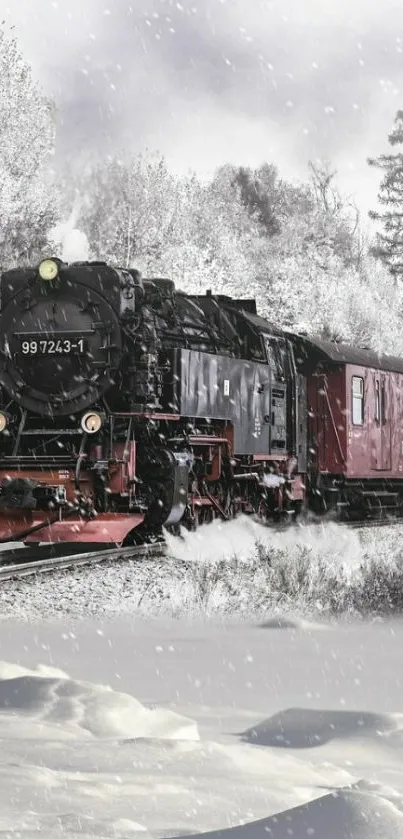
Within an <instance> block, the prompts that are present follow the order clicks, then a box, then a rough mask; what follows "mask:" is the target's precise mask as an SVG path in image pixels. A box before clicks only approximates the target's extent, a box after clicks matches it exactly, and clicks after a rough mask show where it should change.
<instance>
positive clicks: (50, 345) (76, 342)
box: [20, 338, 87, 356]
mask: <svg viewBox="0 0 403 839" xmlns="http://www.w3.org/2000/svg"><path fill="white" fill-rule="evenodd" d="M86 343H87V342H86V341H84V338H74V339H72V338H35V339H34V340H33V339H27V338H25V339H21V340H20V352H21V354H22V355H28V356H32V355H83V354H84V353H85V351H86Z"/></svg>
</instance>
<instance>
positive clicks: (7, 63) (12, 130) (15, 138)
mask: <svg viewBox="0 0 403 839" xmlns="http://www.w3.org/2000/svg"><path fill="white" fill-rule="evenodd" d="M54 136H55V119H54V108H53V105H52V103H51V102H50V101H49V100H48V99H47V98H46V97H45V96H44V94H43V93H42V91H41V89H40V87H39V86H38V84H37V83H36V82H35V80H34V78H33V76H32V72H31V69H30V67H29V65H28V64H27V63H26V62H25V60H24V59H23V57H22V55H21V53H20V51H19V49H18V46H17V42H16V41H15V39H14V38H13V37H11V36H10V35H8V34H7V33H6V31H5V30H4V28H3V29H2V28H1V27H0V267H1V268H5V267H10V266H12V265H14V264H21V263H23V262H27V261H30V260H32V259H36V258H38V257H39V255H40V252H41V249H42V248H43V246H44V245H45V242H46V231H47V229H48V227H49V225H50V224H51V223H52V221H53V210H52V204H53V202H52V197H53V196H52V186H51V178H50V176H49V172H48V169H47V165H48V163H49V158H50V155H51V154H52V153H53V149H54Z"/></svg>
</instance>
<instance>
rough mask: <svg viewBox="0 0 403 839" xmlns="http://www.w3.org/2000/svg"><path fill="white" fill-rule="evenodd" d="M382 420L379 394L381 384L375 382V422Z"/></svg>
mask: <svg viewBox="0 0 403 839" xmlns="http://www.w3.org/2000/svg"><path fill="white" fill-rule="evenodd" d="M380 419H381V397H380V393H379V382H378V381H376V382H375V422H380Z"/></svg>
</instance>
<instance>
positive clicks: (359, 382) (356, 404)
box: [351, 376, 364, 425]
mask: <svg viewBox="0 0 403 839" xmlns="http://www.w3.org/2000/svg"><path fill="white" fill-rule="evenodd" d="M351 385H352V403H353V425H363V424H364V379H363V378H361V376H353V377H352V379H351Z"/></svg>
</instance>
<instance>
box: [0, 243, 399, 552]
mask: <svg viewBox="0 0 403 839" xmlns="http://www.w3.org/2000/svg"><path fill="white" fill-rule="evenodd" d="M0 298H1V299H0V306H1V308H0V342H1V343H0V348H1V352H0V538H1V540H2V541H3V542H4V541H12V540H23V541H24V542H25V543H26V544H28V543H31V542H58V541H62V542H83V543H86V544H87V545H89V544H90V543H91V544H93V545H99V544H100V543H105V542H111V543H114V544H119V545H130V544H136V543H139V542H142V541H144V540H146V539H148V538H150V535H152V534H156V533H159V532H161V530H162V529H163V528H167V529H170V530H172V531H173V532H177V531H178V530H179V529H180V527H182V526H184V527H188V528H194V527H196V526H198V525H199V524H202V523H205V522H209V521H211V520H212V519H213V518H215V517H219V518H221V519H222V520H228V519H230V518H232V517H234V516H236V515H237V514H239V513H249V514H255V515H258V516H259V517H260V518H261V519H263V520H264V521H273V522H275V521H277V522H278V521H284V520H295V519H296V518H297V517H298V516H299V515H300V514H301V513H302V512H304V511H306V510H311V511H313V512H314V513H315V514H328V515H329V514H333V515H336V516H338V517H341V518H347V519H351V518H368V517H377V516H380V515H385V514H387V515H389V514H393V515H400V514H401V511H402V509H403V422H402V419H403V416H402V415H403V361H402V360H400V359H395V358H392V357H386V356H383V357H379V356H377V355H376V354H374V353H371V352H370V351H368V350H362V349H356V348H352V347H347V346H346V345H344V344H337V343H333V342H326V341H322V340H320V339H318V338H314V337H308V336H306V335H300V334H292V333H288V332H284V331H282V330H281V329H278V328H276V327H275V326H273V325H272V324H270V323H269V322H268V321H266V320H265V319H263V318H262V317H259V315H258V314H257V310H256V304H255V301H254V300H251V299H240V300H236V299H233V298H231V297H229V296H225V295H214V294H212V293H211V292H207V293H206V294H205V295H196V294H185V293H184V292H182V291H179V290H177V289H176V288H175V285H174V283H173V282H172V281H171V280H169V279H161V278H153V279H144V278H142V276H141V275H140V273H139V272H138V271H136V270H134V269H133V270H132V269H117V268H113V267H111V266H109V265H107V264H106V263H103V262H86V263H84V262H76V263H71V264H66V263H63V262H62V261H61V260H59V259H56V258H50V259H44V260H43V261H42V262H41V263H40V265H39V266H35V267H32V268H19V269H14V270H11V271H7V272H5V273H3V274H2V277H1V281H0Z"/></svg>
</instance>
